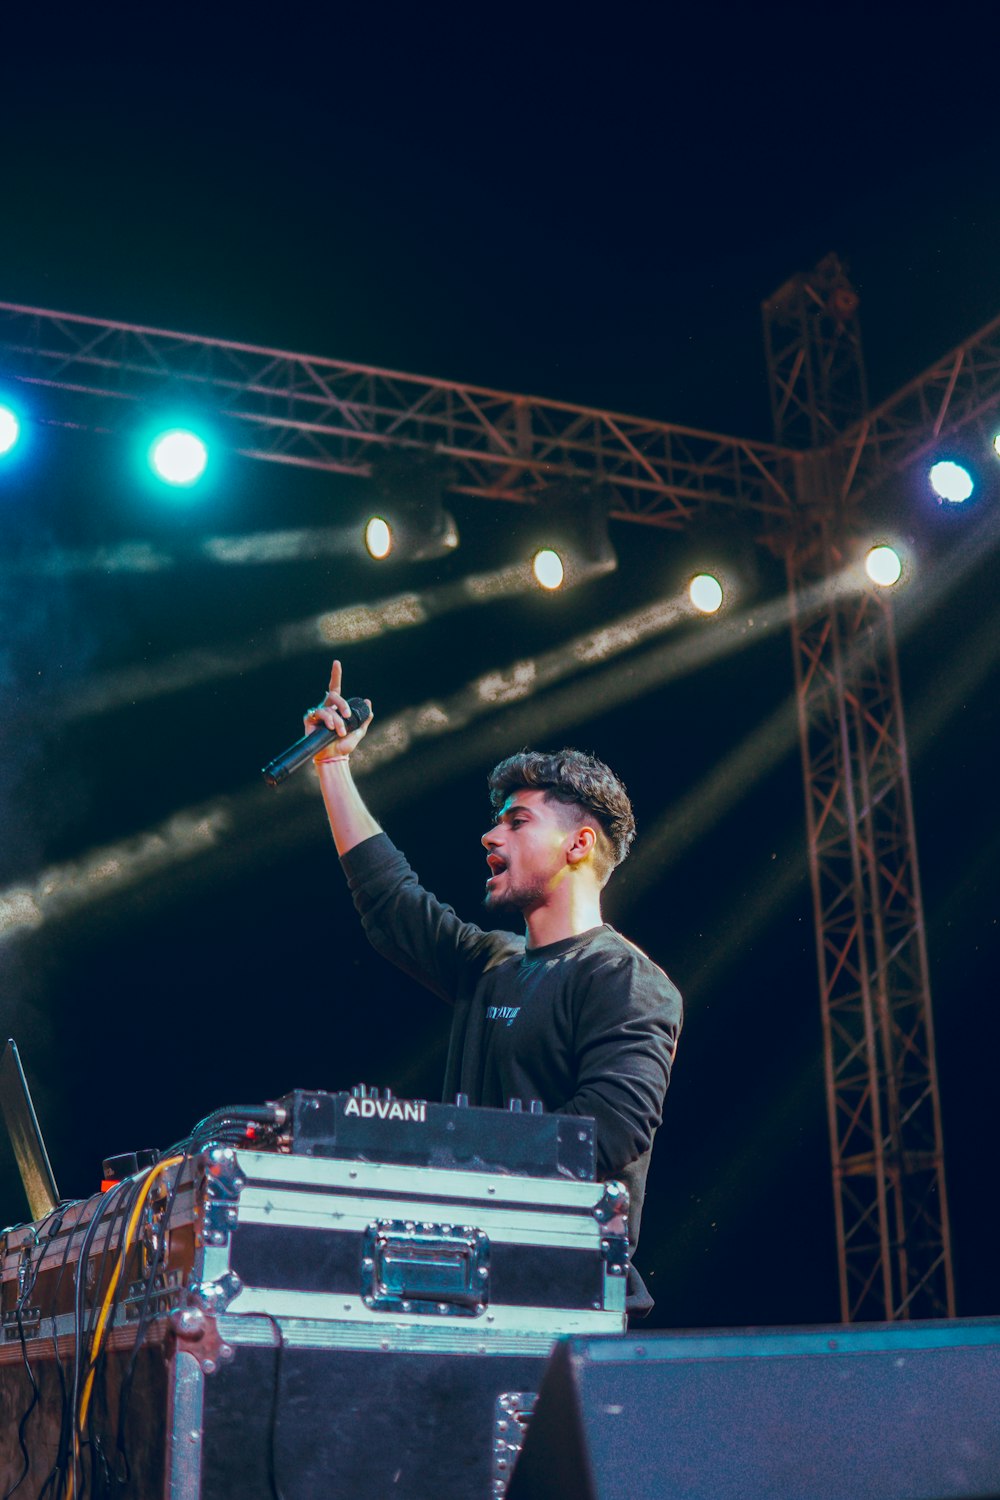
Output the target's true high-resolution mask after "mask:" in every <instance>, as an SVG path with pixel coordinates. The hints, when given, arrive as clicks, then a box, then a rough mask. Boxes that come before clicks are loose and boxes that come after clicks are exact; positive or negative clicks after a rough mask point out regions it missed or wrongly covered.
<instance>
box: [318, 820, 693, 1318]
mask: <svg viewBox="0 0 1000 1500" xmlns="http://www.w3.org/2000/svg"><path fill="white" fill-rule="evenodd" d="M341 863H342V864H343V867H344V871H345V873H346V875H347V881H348V885H349V887H350V890H351V894H352V895H353V897H354V903H355V905H356V906H357V909H358V911H359V912H360V914H361V919H362V922H363V925H364V929H365V932H366V934H367V936H368V938H369V940H370V941H371V943H372V944H373V946H374V947H375V948H376V949H377V950H378V952H379V953H381V954H383V956H384V957H386V958H388V959H391V961H392V962H393V963H394V964H396V965H398V967H399V968H401V969H403V970H404V971H405V972H406V973H407V974H410V975H411V976H412V977H413V978H414V979H417V980H419V981H420V982H421V983H422V984H425V985H426V986H427V987H428V989H430V990H433V991H434V993H435V994H437V995H439V996H440V997H441V998H442V1000H446V1001H448V1002H449V1003H450V1004H451V1005H453V1007H454V1012H453V1018H452V1023H451V1039H450V1043H449V1047H448V1061H447V1065H446V1069H445V1081H444V1098H445V1099H446V1100H448V1099H453V1098H454V1096H455V1095H456V1094H457V1093H460V1092H461V1093H464V1094H468V1096H469V1100H470V1102H471V1103H472V1104H481V1105H487V1106H493V1107H495V1108H500V1109H503V1108H505V1107H506V1105H507V1102H508V1101H509V1100H510V1099H512V1098H521V1099H541V1101H542V1103H543V1104H544V1105H545V1108H546V1109H547V1110H552V1111H556V1112H558V1113H560V1114H567V1115H586V1116H592V1117H593V1119H594V1120H596V1122H597V1175H598V1177H599V1178H610V1177H616V1178H619V1179H620V1180H621V1181H623V1182H624V1183H625V1184H626V1186H627V1187H628V1190H629V1199H630V1203H631V1209H630V1213H629V1240H630V1242H631V1245H632V1248H633V1249H634V1247H635V1244H636V1242H637V1240H638V1238H639V1221H640V1218H641V1215H642V1200H643V1194H644V1191H645V1186H646V1172H647V1170H648V1167H649V1156H650V1150H651V1148H652V1144H653V1136H654V1134H655V1131H656V1127H657V1126H658V1125H659V1123H660V1120H661V1118H662V1113H663V1098H664V1095H665V1094H666V1091H667V1084H668V1083H669V1081H670V1068H671V1064H672V1062H673V1058H674V1052H675V1051H676V1047H677V1038H678V1035H679V1033H680V1029H681V1015H682V1012H681V997H680V994H679V993H678V991H677V989H676V987H675V986H674V985H673V984H672V982H671V981H670V980H669V979H668V978H667V976H666V974H664V972H663V970H662V969H659V968H657V966H656V964H654V963H653V961H652V960H651V959H650V958H647V956H646V954H645V953H643V952H642V951H641V950H640V949H639V948H636V947H635V946H634V945H633V944H632V943H630V942H628V941H627V940H626V939H625V938H623V937H622V936H621V934H620V933H618V932H616V931H615V930H614V928H613V927H609V926H608V925H607V924H605V925H604V926H602V927H594V928H592V929H591V930H590V931H589V932H583V933H580V934H579V935H578V936H576V937H570V938H564V939H562V941H560V942H558V943H547V944H546V945H545V946H544V947H540V948H530V949H529V948H527V947H526V943H525V939H524V938H523V937H518V936H517V935H516V934H515V933H512V932H486V931H484V930H483V929H482V928H480V927H476V926H474V925H473V924H472V923H470V922H463V921H461V920H460V918H459V917H458V916H456V914H455V912H454V911H453V910H452V908H451V907H450V906H445V905H444V904H443V903H442V902H440V901H439V900H438V899H437V897H436V896H433V895H431V893H430V892H429V891H425V890H424V889H423V887H422V886H421V885H420V883H419V882H418V880H417V877H416V875H415V874H414V872H413V870H411V868H410V866H409V865H408V863H407V861H406V859H405V857H404V856H403V855H402V854H401V853H400V852H399V850H398V849H396V847H395V846H394V845H393V844H392V842H391V841H390V839H389V838H388V837H387V836H386V834H384V833H379V834H376V835H375V836H374V837H373V838H370V839H366V840H365V841H364V842H363V843H361V844H358V845H356V846H355V847H354V848H353V849H351V850H350V851H349V852H348V853H347V854H345V855H344V856H343V858H342V861H341ZM629 1293H630V1295H629V1308H630V1310H631V1311H635V1312H642V1311H645V1310H648V1308H649V1307H651V1306H652V1301H651V1299H650V1298H649V1294H648V1293H647V1292H646V1289H645V1287H644V1286H643V1284H642V1281H641V1278H639V1277H638V1275H637V1273H635V1271H634V1269H633V1273H632V1279H631V1280H630V1284H629Z"/></svg>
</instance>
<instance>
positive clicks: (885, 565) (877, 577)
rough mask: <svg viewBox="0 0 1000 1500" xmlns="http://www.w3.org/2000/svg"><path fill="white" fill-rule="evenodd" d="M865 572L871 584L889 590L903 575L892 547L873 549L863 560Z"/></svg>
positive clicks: (901, 566) (899, 560)
mask: <svg viewBox="0 0 1000 1500" xmlns="http://www.w3.org/2000/svg"><path fill="white" fill-rule="evenodd" d="M865 572H866V573H867V574H868V577H869V578H870V579H871V581H872V583H877V584H878V585H879V587H880V588H883V589H891V588H892V586H893V584H895V583H898V582H899V580H900V578H901V576H902V573H903V563H902V560H901V558H900V556H899V553H898V552H897V551H896V550H895V548H894V547H886V546H880V547H873V548H872V549H871V551H870V552H869V554H868V556H867V557H866V558H865Z"/></svg>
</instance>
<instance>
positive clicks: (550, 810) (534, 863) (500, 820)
mask: <svg viewBox="0 0 1000 1500" xmlns="http://www.w3.org/2000/svg"><path fill="white" fill-rule="evenodd" d="M482 842H483V847H484V849H485V850H486V860H487V863H488V865H489V867H490V875H489V879H488V880H487V882H486V894H485V897H484V900H485V903H486V905H487V906H488V907H497V906H513V907H516V908H517V910H518V911H520V912H525V913H526V912H528V911H530V910H532V909H533V908H535V907H537V906H540V905H543V904H544V902H545V901H546V899H547V898H548V897H549V896H550V895H551V893H552V891H553V890H554V889H555V886H556V885H557V884H558V882H559V880H561V879H563V878H565V876H566V874H567V870H568V867H567V864H566V850H567V848H568V847H569V845H570V844H571V843H572V842H573V827H572V823H571V821H570V820H569V819H568V818H567V809H566V807H565V806H564V804H562V803H560V802H547V801H546V800H545V793H544V792H539V791H516V792H511V794H510V796H509V797H508V798H507V800H506V802H505V803H504V805H503V807H502V808H501V809H500V813H499V815H498V817H497V821H496V822H495V823H494V825H493V827H492V828H491V829H490V830H489V831H488V832H487V833H484V834H483V840H482Z"/></svg>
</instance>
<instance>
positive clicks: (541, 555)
mask: <svg viewBox="0 0 1000 1500" xmlns="http://www.w3.org/2000/svg"><path fill="white" fill-rule="evenodd" d="M531 571H532V572H533V573H534V575H535V578H536V579H537V580H538V582H539V583H540V584H541V586H542V588H543V589H558V588H561V587H562V583H563V579H564V578H565V576H566V569H565V568H564V567H563V560H562V558H561V557H560V556H559V553H558V552H556V551H554V550H553V548H551V547H542V548H540V549H539V550H538V551H537V552H536V553H535V555H534V557H533V558H532V560H531Z"/></svg>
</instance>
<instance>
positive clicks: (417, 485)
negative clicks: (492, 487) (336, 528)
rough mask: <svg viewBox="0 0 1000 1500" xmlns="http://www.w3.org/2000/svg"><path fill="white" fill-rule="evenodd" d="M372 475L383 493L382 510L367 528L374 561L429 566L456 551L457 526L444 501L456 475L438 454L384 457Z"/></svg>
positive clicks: (377, 460) (379, 502)
mask: <svg viewBox="0 0 1000 1500" xmlns="http://www.w3.org/2000/svg"><path fill="white" fill-rule="evenodd" d="M371 474H372V480H373V482H374V486H375V490H376V492H377V494H378V499H377V501H376V502H375V503H376V504H377V506H378V511H377V512H373V514H372V515H371V518H370V519H369V521H368V523H367V525H366V528H365V546H366V547H367V549H368V553H369V555H370V556H371V557H374V558H378V559H379V560H381V559H383V558H386V557H388V556H390V554H391V555H392V557H393V558H394V559H396V560H398V561H400V562H429V561H432V560H434V559H436V558H439V557H445V556H447V554H448V553H449V552H453V551H454V549H455V548H456V547H457V546H458V527H457V526H456V525H455V519H454V517H453V516H452V515H450V514H449V512H448V511H446V510H445V508H444V505H443V503H442V498H441V497H442V495H443V494H444V492H445V490H446V489H447V488H448V485H449V483H450V482H451V479H452V473H451V469H450V467H449V466H448V465H447V464H446V463H445V461H444V460H443V459H442V458H441V457H440V455H439V454H437V453H429V454H428V453H414V452H409V451H406V452H400V453H396V452H391V451H390V452H386V453H381V454H379V455H378V456H377V457H376V458H374V459H373V460H372V463H371ZM373 523H377V524H373Z"/></svg>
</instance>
